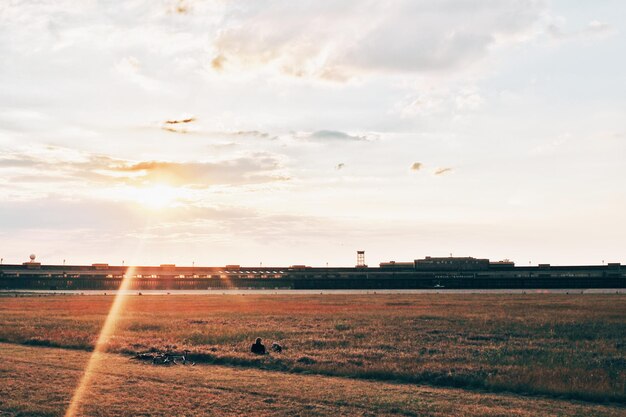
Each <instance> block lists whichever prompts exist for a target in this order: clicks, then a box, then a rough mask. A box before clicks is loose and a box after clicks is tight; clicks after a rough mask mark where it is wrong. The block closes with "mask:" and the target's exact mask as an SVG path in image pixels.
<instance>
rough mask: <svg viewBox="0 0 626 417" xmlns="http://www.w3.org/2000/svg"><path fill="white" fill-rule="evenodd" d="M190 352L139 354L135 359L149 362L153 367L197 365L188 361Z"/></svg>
mask: <svg viewBox="0 0 626 417" xmlns="http://www.w3.org/2000/svg"><path fill="white" fill-rule="evenodd" d="M188 355H189V351H188V350H185V351H183V352H182V353H180V352H164V353H139V354H137V355H136V356H135V357H134V358H133V359H138V360H144V361H145V360H149V361H152V364H153V365H191V366H194V365H195V364H196V363H195V362H194V361H191V360H189V359H187V356H188Z"/></svg>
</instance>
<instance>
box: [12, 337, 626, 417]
mask: <svg viewBox="0 0 626 417" xmlns="http://www.w3.org/2000/svg"><path fill="white" fill-rule="evenodd" d="M0 352H1V354H0V355H1V356H2V361H0V380H2V382H3V383H2V384H0V415H2V416H21V417H26V416H28V417H52V416H59V415H63V413H64V411H65V408H66V407H67V402H68V401H69V399H70V397H71V394H72V389H73V387H74V386H75V385H76V383H77V381H78V378H79V377H80V374H81V371H82V369H83V367H84V365H85V363H86V361H87V358H88V357H89V353H88V352H83V351H77V350H66V349H57V348H41V347H32V346H20V345H13V344H9V345H7V344H0ZM17 376H19V377H17ZM623 413H624V409H623V408H620V407H619V406H617V405H615V404H613V405H601V404H589V403H582V402H577V401H568V400H559V399H551V398H535V397H531V398H528V397H524V396H520V395H515V394H504V393H500V394H490V393H484V392H473V391H467V390H463V389H457V388H439V387H428V386H423V385H415V384H397V383H386V382H375V381H362V380H354V379H347V378H337V377H328V376H320V375H303V374H289V373H283V372H276V371H263V370H258V369H242V368H233V367H224V366H204V365H198V366H195V367H190V366H173V367H161V366H153V365H149V364H146V363H140V362H136V361H131V360H129V359H127V358H125V357H123V356H120V355H115V354H105V355H104V357H103V358H102V361H101V362H100V363H99V366H97V367H96V369H95V370H94V376H93V383H92V385H91V387H90V390H89V391H88V394H87V396H86V398H85V399H84V401H83V403H82V407H81V409H80V413H79V414H80V415H88V416H102V417H108V416H152V417H157V416H159V417H160V416H162V417H170V416H186V417H199V416H206V415H213V416H235V415H255V416H270V415H271V416H337V415H345V416H370V417H373V416H398V415H400V416H457V417H470V416H475V417H480V416H507V417H508V416H520V417H526V416H542V417H547V416H581V417H583V416H607V417H618V416H621V415H623Z"/></svg>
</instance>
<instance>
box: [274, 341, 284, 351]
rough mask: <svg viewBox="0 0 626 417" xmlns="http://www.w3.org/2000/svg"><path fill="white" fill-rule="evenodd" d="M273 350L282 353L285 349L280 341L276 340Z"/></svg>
mask: <svg viewBox="0 0 626 417" xmlns="http://www.w3.org/2000/svg"><path fill="white" fill-rule="evenodd" d="M272 350H273V351H274V352H276V353H280V352H282V351H283V347H282V346H281V345H279V344H278V343H276V342H274V343H272Z"/></svg>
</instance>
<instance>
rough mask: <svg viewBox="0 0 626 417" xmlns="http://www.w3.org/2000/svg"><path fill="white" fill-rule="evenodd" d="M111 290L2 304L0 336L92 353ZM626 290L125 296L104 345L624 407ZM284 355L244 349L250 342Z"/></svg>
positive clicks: (116, 349) (230, 362)
mask: <svg viewBox="0 0 626 417" xmlns="http://www.w3.org/2000/svg"><path fill="white" fill-rule="evenodd" d="M112 300H113V297H112V296H87V297H85V296H54V297H22V298H1V299H0V323H1V324H2V326H0V340H1V341H5V342H12V343H21V344H28V345H36V346H52V347H55V346H56V347H68V348H75V349H90V348H91V347H92V346H93V344H94V343H95V340H96V338H97V335H98V332H99V329H100V327H101V326H102V323H103V322H104V319H105V317H106V314H107V312H108V309H109V307H110V305H111V302H112ZM625 301H626V296H624V295H606V294H598V295H590V294H585V295H572V294H570V295H565V294H563V295H552V294H532V295H530V294H528V295H505V294H495V295H485V294H412V295H397V294H395V295H382V294H376V295H375V294H370V295H315V296H308V295H307V296H303V295H271V296H267V295H245V296H230V295H208V296H174V295H169V296H145V295H144V296H129V297H128V300H127V303H126V305H125V308H124V311H123V312H122V315H121V317H120V320H119V322H118V325H117V329H116V330H115V332H114V335H113V336H112V337H111V338H110V339H109V340H108V341H107V347H108V350H109V351H111V352H118V353H133V352H141V351H149V350H159V351H162V350H168V349H178V350H182V349H189V350H191V351H192V355H193V357H194V358H195V359H196V360H199V361H204V362H209V363H214V364H225V365H226V364H228V365H239V366H247V367H255V368H262V369H271V370H280V371H285V372H297V373H303V372H304V373H319V374H323V375H336V376H346V377H352V378H361V379H376V380H394V381H402V382H413V383H427V384H430V385H436V386H448V387H463V388H472V389H482V390H489V391H494V392H499V391H511V392H517V393H524V394H541V395H550V396H558V397H564V398H573V399H582V400H587V401H596V402H605V401H613V402H620V403H625V402H626V302H625ZM256 337H262V338H263V339H264V340H265V342H266V343H267V344H268V345H270V344H271V342H272V341H277V342H279V343H281V344H282V345H283V346H284V347H285V349H284V350H283V352H282V353H281V354H271V355H269V356H265V357H262V358H259V357H255V356H252V355H250V354H249V352H248V349H249V346H250V344H251V343H252V341H253V340H254V338H256Z"/></svg>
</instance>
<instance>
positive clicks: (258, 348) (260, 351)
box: [250, 337, 265, 355]
mask: <svg viewBox="0 0 626 417" xmlns="http://www.w3.org/2000/svg"><path fill="white" fill-rule="evenodd" d="M250 351H251V352H252V353H255V354H257V355H265V345H264V344H263V343H261V338H260V337H257V339H256V342H254V344H253V345H252V347H251V348H250Z"/></svg>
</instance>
